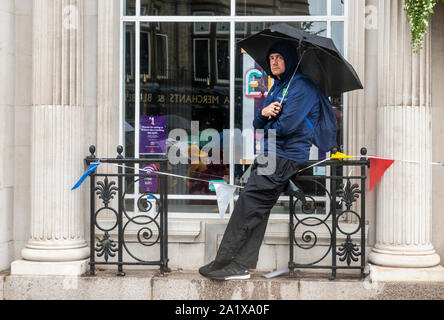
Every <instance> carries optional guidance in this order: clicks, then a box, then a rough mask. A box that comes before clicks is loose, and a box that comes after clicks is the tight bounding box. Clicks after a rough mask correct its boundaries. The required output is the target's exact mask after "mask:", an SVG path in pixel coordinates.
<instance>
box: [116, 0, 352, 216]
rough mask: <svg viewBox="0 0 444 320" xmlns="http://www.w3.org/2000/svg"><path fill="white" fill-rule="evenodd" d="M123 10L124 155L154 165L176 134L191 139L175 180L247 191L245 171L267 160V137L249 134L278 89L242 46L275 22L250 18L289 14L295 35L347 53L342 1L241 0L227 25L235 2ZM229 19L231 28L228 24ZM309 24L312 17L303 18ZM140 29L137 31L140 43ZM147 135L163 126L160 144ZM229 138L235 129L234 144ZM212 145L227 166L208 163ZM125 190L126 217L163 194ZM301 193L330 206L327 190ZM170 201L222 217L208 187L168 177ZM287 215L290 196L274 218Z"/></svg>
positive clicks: (177, 207) (128, 4) (172, 168)
mask: <svg viewBox="0 0 444 320" xmlns="http://www.w3.org/2000/svg"><path fill="white" fill-rule="evenodd" d="M122 1H123V19H122V21H121V28H122V29H123V32H122V44H121V45H122V47H123V48H124V52H123V53H122V70H123V77H124V79H122V84H123V86H122V93H121V97H122V110H123V117H124V119H122V123H123V141H122V144H124V147H125V156H127V157H150V155H151V154H154V153H164V152H165V151H168V148H170V146H171V143H172V141H171V137H170V136H169V135H170V133H171V131H172V130H175V129H183V130H184V131H185V132H186V134H187V139H188V140H187V141H186V144H187V145H188V146H189V148H188V150H187V151H188V153H187V157H188V162H187V163H178V164H170V165H169V168H168V171H169V172H170V173H173V174H177V175H181V176H188V177H194V178H199V179H202V180H207V181H209V180H225V181H226V182H228V183H233V184H241V183H243V182H245V179H244V180H243V177H246V176H247V172H246V170H248V165H247V163H248V162H249V161H251V160H252V159H254V157H255V155H256V154H257V153H258V152H260V149H259V148H260V143H258V142H259V140H260V136H255V135H254V133H252V134H247V133H248V132H251V130H252V120H253V116H254V112H255V111H256V110H257V109H258V108H260V107H261V106H262V103H263V100H264V98H265V96H266V93H267V92H268V90H269V88H270V87H271V85H272V84H273V81H272V79H271V78H269V77H268V76H267V75H265V74H264V72H263V70H261V68H260V67H259V66H258V65H257V64H255V62H254V61H253V60H252V59H251V58H250V57H249V56H248V55H247V54H245V53H244V52H242V50H241V48H240V47H239V46H238V45H237V44H236V42H237V41H239V40H240V39H243V38H245V37H248V36H250V35H252V34H254V33H257V32H259V31H261V30H263V29H264V28H266V27H268V26H270V25H272V24H274V23H276V22H270V21H261V19H256V21H250V20H251V19H245V18H243V17H244V16H246V15H258V16H263V17H274V16H276V15H285V16H286V21H285V22H287V23H289V24H290V25H292V26H294V27H297V28H299V29H302V30H305V31H307V32H310V33H313V34H317V35H321V36H327V37H332V38H333V40H334V42H335V44H336V46H337V47H338V49H339V50H340V51H341V52H344V48H345V46H346V43H345V37H344V32H345V30H344V25H345V20H346V17H345V16H344V3H343V2H344V1H341V0H329V1H327V0H302V1H296V2H290V1H272V2H266V1H255V0H243V1H240V0H239V1H236V15H235V16H230V3H231V1H229V0H217V1H216V0H214V1H212V0H208V1H205V2H202V1H193V0H187V1H151V0H140V1H135V0H133V1H130V0H126V1H125V0H122ZM137 3H140V9H139V10H136V4H137ZM290 3H291V6H290ZM328 6H330V7H328ZM224 15H225V16H226V19H225V18H224V17H221V16H224ZM308 15H310V18H309V19H308V18H307V19H306V16H308ZM146 16H156V17H158V19H157V18H156V19H153V18H152V17H150V19H149V21H147V19H146ZM164 16H169V17H164ZM171 16H176V17H177V21H174V22H172V21H171ZM182 16H186V17H185V18H182ZM211 16H218V18H217V21H209V19H208V17H211ZM293 17H294V18H293ZM144 18H145V20H144ZM153 20H154V21H153ZM233 20H234V22H235V23H234V28H235V29H234V32H235V34H234V39H235V40H234V41H232V40H231V39H232V38H231V37H230V26H231V24H230V22H231V21H233ZM264 20H266V19H265V18H264ZM136 30H140V32H139V34H136ZM137 37H139V38H137ZM137 43H138V44H139V47H138V48H139V50H138V52H136V44H137ZM233 47H234V53H235V56H234V57H233V58H234V59H233V60H231V59H230V48H233ZM230 61H234V64H235V65H234V72H235V75H234V79H235V81H233V83H230V81H229V80H230V70H231V68H230ZM230 92H231V93H233V94H234V100H233V101H231V100H230ZM331 100H332V102H333V104H334V107H335V113H336V114H337V117H338V119H339V121H340V125H339V127H340V130H339V131H338V139H337V142H338V145H339V146H340V147H341V146H342V141H343V137H342V127H343V126H342V115H343V109H344V107H343V99H342V96H339V97H331ZM233 113H234V126H233V127H231V128H230V115H232V114H233ZM192 121H193V123H197V124H198V125H197V127H196V126H194V127H193V126H192ZM150 126H155V127H156V130H157V131H156V132H155V133H156V136H155V137H154V138H153V136H152V134H153V132H154V131H153V130H151V129H150ZM224 129H225V130H227V129H233V130H234V132H235V134H234V137H233V136H231V135H230V134H229V133H228V132H227V131H225V132H224ZM150 130H151V131H150ZM249 130H250V131H249ZM211 133H213V135H212V134H211ZM165 137H166V138H165ZM231 137H233V138H231ZM230 139H233V144H234V146H235V150H233V154H234V163H230V162H229V161H228V160H229V150H228V146H229V145H230ZM192 142H193V143H192ZM212 142H214V143H216V142H218V145H219V146H220V150H219V152H220V154H219V157H218V159H219V160H220V161H210V162H206V160H205V161H203V159H208V158H209V157H212V156H215V154H214V151H213V150H212V149H208V148H206V147H207V146H208V144H209V143H212ZM191 144H192V145H193V146H192V147H191V146H190V145H191ZM196 154H198V155H201V156H202V158H201V159H200V161H198V162H197V163H191V156H192V155H196ZM325 156H326V155H325V154H322V153H320V152H319V151H318V150H316V149H315V148H313V149H312V151H311V159H322V157H325ZM244 163H245V164H244ZM138 169H139V168H138V167H137V165H136V166H135V167H134V168H131V169H128V168H127V169H126V172H129V173H131V172H134V171H136V170H138ZM307 171H308V172H306V173H307V174H312V175H324V174H326V173H327V174H328V172H325V171H323V170H322V169H314V170H307ZM127 186H128V188H129V189H128V190H126V191H127V193H128V194H129V196H128V197H129V198H128V199H127V200H126V201H127V202H128V203H127V208H134V210H137V203H136V199H138V198H139V196H140V194H141V193H142V192H144V191H147V190H150V191H152V192H156V190H155V189H156V186H157V184H156V181H155V180H150V181H148V182H147V184H144V185H141V184H137V183H136V184H135V183H132V181H130V179H128V181H127ZM304 191H306V192H307V193H309V194H310V195H311V196H313V197H314V198H315V199H317V200H318V199H323V197H324V198H325V196H324V195H323V193H322V190H321V189H316V186H315V185H305V186H304ZM131 197H133V198H131ZM168 197H169V212H170V213H186V215H185V216H187V215H196V214H204V215H208V214H209V215H211V216H217V213H218V208H217V202H216V196H215V192H214V190H211V189H210V186H209V184H208V183H205V182H202V181H191V180H186V179H182V178H177V177H170V178H169V189H168ZM235 199H236V198H235ZM231 209H232V207H231ZM286 212H288V197H287V198H286V197H285V196H284V197H282V198H281V199H280V200H279V202H278V204H277V205H276V206H275V208H274V209H273V211H272V213H273V214H279V213H283V214H285V213H286ZM318 213H319V214H322V212H318Z"/></svg>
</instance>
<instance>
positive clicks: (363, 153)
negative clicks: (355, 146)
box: [361, 147, 367, 156]
mask: <svg viewBox="0 0 444 320" xmlns="http://www.w3.org/2000/svg"><path fill="white" fill-rule="evenodd" d="M366 154H367V148H366V147H362V148H361V155H362V156H365V155H366Z"/></svg>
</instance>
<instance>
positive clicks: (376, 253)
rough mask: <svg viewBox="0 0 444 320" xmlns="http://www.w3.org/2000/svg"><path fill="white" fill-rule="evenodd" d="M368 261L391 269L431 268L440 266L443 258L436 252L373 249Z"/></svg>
mask: <svg viewBox="0 0 444 320" xmlns="http://www.w3.org/2000/svg"><path fill="white" fill-rule="evenodd" d="M368 261H369V262H370V263H372V264H375V265H378V266H383V267H390V268H431V267H435V266H438V265H439V263H440V261H441V258H440V257H439V255H438V254H437V253H436V252H435V250H430V251H429V252H405V251H404V252H396V251H387V250H381V249H378V248H373V249H372V251H371V252H370V253H369V256H368Z"/></svg>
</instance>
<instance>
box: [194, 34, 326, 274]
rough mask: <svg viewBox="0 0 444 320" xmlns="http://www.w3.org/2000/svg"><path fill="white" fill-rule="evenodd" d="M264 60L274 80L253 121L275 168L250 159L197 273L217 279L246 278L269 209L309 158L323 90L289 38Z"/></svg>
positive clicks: (254, 259) (277, 44)
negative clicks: (217, 239)
mask: <svg viewBox="0 0 444 320" xmlns="http://www.w3.org/2000/svg"><path fill="white" fill-rule="evenodd" d="M267 62H268V67H269V68H268V70H270V71H271V74H272V77H273V78H274V79H275V82H274V85H273V87H272V88H271V90H270V92H269V93H268V95H267V99H266V100H265V103H264V106H263V107H262V109H261V110H259V111H258V113H257V114H256V116H255V119H254V121H253V126H254V128H255V129H264V131H265V139H264V146H265V155H267V156H268V157H275V160H276V166H275V168H276V170H275V171H274V172H271V173H269V174H266V175H264V174H261V172H260V169H261V166H263V165H264V162H265V161H266V160H264V159H265V158H264V157H265V155H260V156H258V158H256V160H255V162H254V164H253V165H252V169H251V175H250V178H249V180H248V183H247V185H246V186H245V189H244V190H243V191H242V192H241V194H240V196H239V199H238V201H237V203H236V206H235V208H234V210H233V213H232V215H231V218H230V221H229V223H228V225H227V229H226V231H225V234H224V236H223V239H222V243H221V245H220V247H219V250H218V253H217V256H216V258H215V260H214V261H213V262H211V263H209V264H207V265H205V266H203V267H201V268H200V269H199V272H200V274H202V275H203V276H205V277H208V278H211V279H215V280H230V279H248V278H250V273H249V271H248V269H250V268H255V267H256V264H257V260H258V255H259V249H260V246H261V243H262V240H263V238H264V234H265V229H266V226H267V222H268V217H269V215H270V211H271V209H272V207H273V206H274V204H275V203H276V201H277V200H278V198H279V196H280V194H281V192H283V191H284V190H285V188H286V187H287V185H288V181H289V180H290V178H291V177H292V176H294V175H295V174H296V173H297V172H298V170H299V169H300V168H301V165H302V164H304V163H305V162H307V161H308V160H309V154H310V148H311V146H312V139H313V125H316V123H317V122H318V119H319V105H320V104H319V95H320V94H321V92H320V91H319V89H318V88H317V87H316V85H315V84H314V83H313V82H312V81H311V80H310V78H308V77H307V76H306V75H304V74H302V73H301V72H300V71H298V70H297V66H298V62H299V59H298V56H297V52H296V48H295V47H294V46H293V45H292V43H291V42H290V41H288V40H281V41H278V42H276V43H274V44H273V45H272V46H271V48H270V49H269V51H268V53H267ZM269 130H275V134H276V146H275V148H274V146H270V145H269V144H268V133H269ZM267 146H268V148H267ZM272 149H275V150H272ZM258 169H259V170H258Z"/></svg>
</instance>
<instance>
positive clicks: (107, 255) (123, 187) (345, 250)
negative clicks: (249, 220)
mask: <svg viewBox="0 0 444 320" xmlns="http://www.w3.org/2000/svg"><path fill="white" fill-rule="evenodd" d="M122 152H123V147H121V146H118V147H117V153H118V154H117V157H116V158H106V159H103V158H100V159H98V158H97V157H96V156H95V155H94V153H95V147H94V146H91V147H90V153H91V154H90V155H89V156H87V157H86V158H85V163H86V164H87V165H89V164H90V163H92V162H97V161H100V162H101V163H108V164H112V165H115V166H117V173H98V172H97V171H96V172H93V173H91V174H90V211H91V212H90V219H91V220H90V241H91V244H90V248H91V252H90V262H89V263H90V273H91V274H95V268H96V266H99V265H117V275H125V273H124V272H123V266H124V265H154V266H156V265H158V266H159V267H160V273H161V274H163V273H164V272H169V271H170V269H169V268H168V194H167V193H168V192H167V191H168V179H167V176H165V175H157V174H147V173H145V172H143V171H139V173H137V171H136V170H134V165H135V164H138V165H139V168H142V167H143V166H144V165H148V164H154V163H155V164H158V165H159V170H160V171H161V172H166V171H167V169H168V159H167V158H166V157H165V156H155V155H153V156H150V157H149V158H137V159H135V158H124V157H123V156H122ZM365 154H366V149H365V148H362V149H361V155H362V156H364V155H365ZM314 163H315V161H310V162H309V163H308V165H309V164H314ZM369 166H370V162H369V160H368V158H366V157H361V158H360V160H341V161H338V160H329V161H325V162H323V163H322V164H319V165H318V167H325V168H326V169H327V168H328V170H325V172H326V174H322V175H304V172H302V174H299V175H297V176H296V177H294V178H293V179H292V181H293V182H294V187H293V188H292V190H291V191H290V189H289V191H287V192H288V195H289V204H290V221H289V231H290V237H289V239H290V240H289V249H290V252H289V262H288V267H289V270H290V276H294V275H295V269H330V270H331V277H330V279H332V280H333V279H336V271H337V270H338V269H359V270H360V271H361V276H362V278H364V269H365V263H366V262H365V245H366V234H365V231H366V230H365V181H366V179H367V176H366V168H367V167H369ZM131 167H132V168H131ZM108 169H109V168H108ZM350 169H352V170H350ZM106 172H112V170H107V171H106ZM355 173H358V174H355ZM153 177H154V178H156V179H158V186H157V192H156V193H154V192H143V190H142V191H141V192H140V191H139V193H135V192H134V189H135V188H134V187H135V184H136V183H139V182H140V181H142V180H144V179H149V178H153ZM307 183H311V184H312V185H314V187H312V188H311V190H315V193H316V194H317V195H318V196H314V195H312V194H313V193H310V194H309V193H304V190H306V191H307V189H309V188H306V187H305V186H306V185H307ZM298 186H299V187H298ZM301 186H302V187H301ZM134 195H137V197H138V198H137V199H135V198H134ZM319 195H322V196H319ZM358 199H359V201H358ZM358 202H360V203H359V205H357V204H358ZM128 203H133V204H134V203H136V205H135V206H134V207H132V208H129V209H128V208H127V204H128ZM358 207H359V208H358ZM99 216H100V217H101V218H99ZM344 220H345V221H344ZM341 221H342V222H341ZM347 222H348V223H347ZM350 227H351V229H350ZM320 233H322V234H320ZM114 239H117V240H114ZM319 242H322V243H319ZM141 248H142V249H141ZM145 249H149V251H150V253H149V257H150V258H147V257H144V256H143V253H145V254H146V253H147V251H148V250H145ZM297 250H299V252H296V251H297ZM309 250H317V251H316V252H315V253H313V254H310V255H309V257H316V258H315V260H314V261H310V262H308V263H302V262H301V261H302V259H301V257H302V256H303V254H302V255H301V252H308V251H309ZM141 252H142V255H141ZM317 255H319V256H317ZM153 256H156V258H153Z"/></svg>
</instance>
